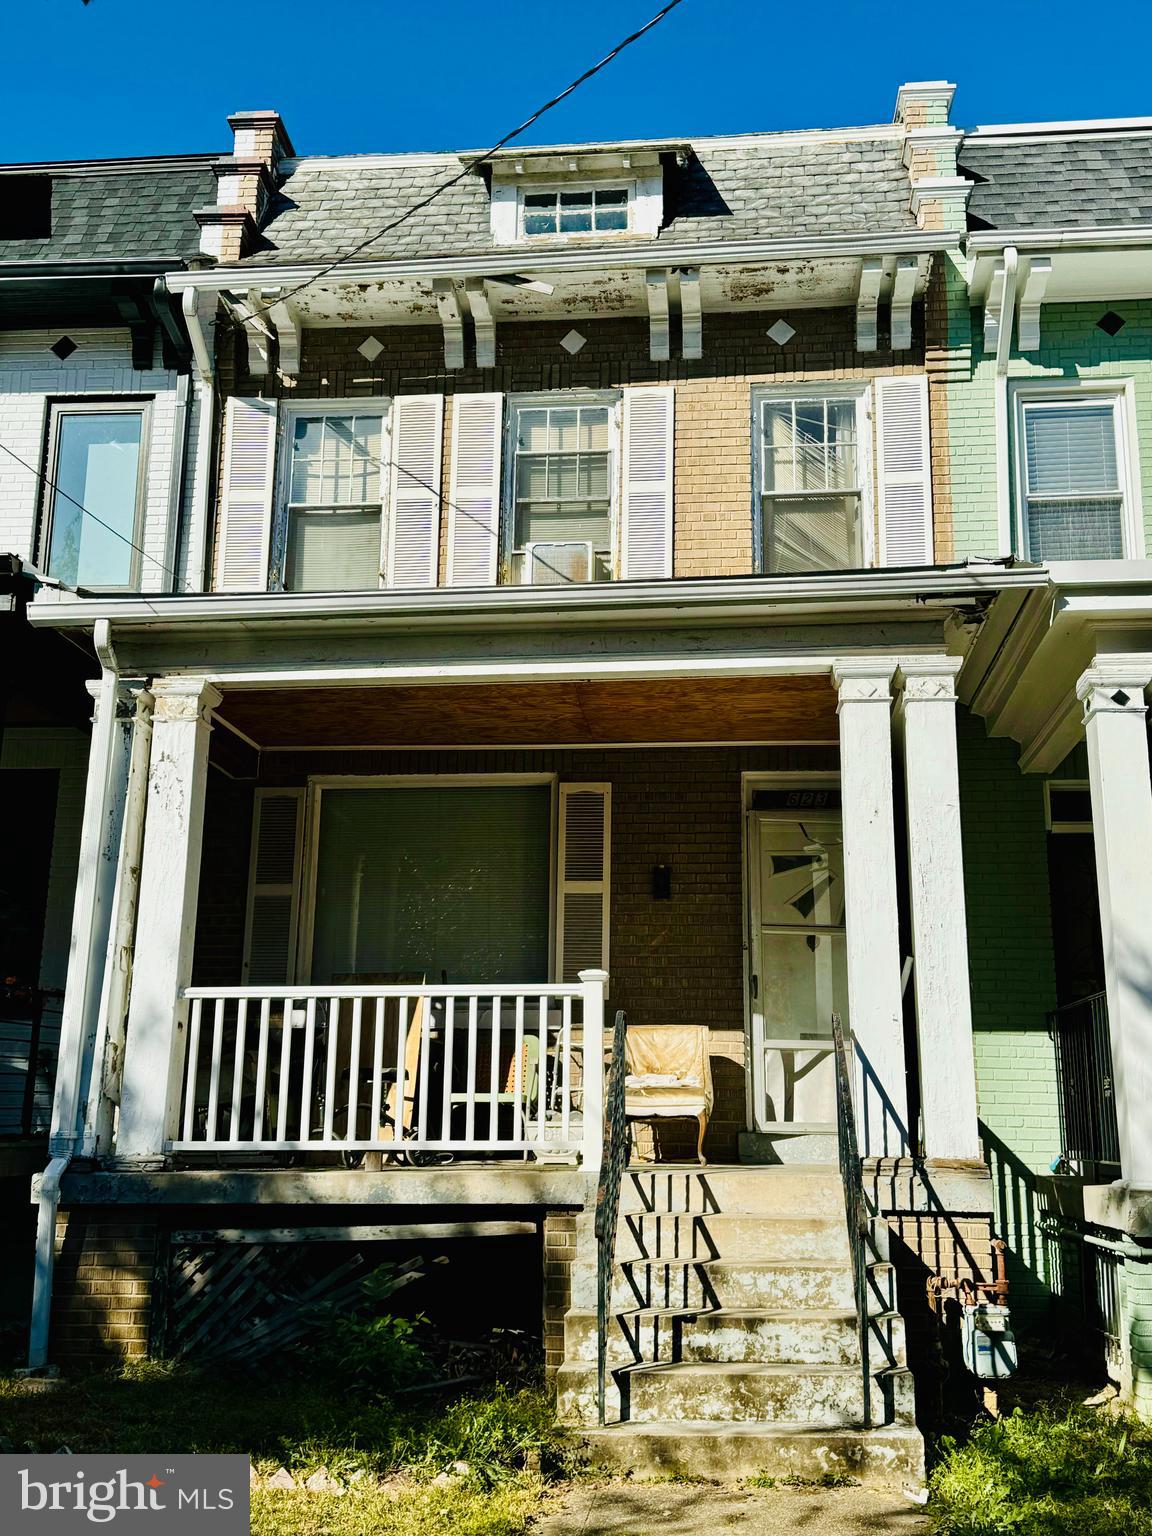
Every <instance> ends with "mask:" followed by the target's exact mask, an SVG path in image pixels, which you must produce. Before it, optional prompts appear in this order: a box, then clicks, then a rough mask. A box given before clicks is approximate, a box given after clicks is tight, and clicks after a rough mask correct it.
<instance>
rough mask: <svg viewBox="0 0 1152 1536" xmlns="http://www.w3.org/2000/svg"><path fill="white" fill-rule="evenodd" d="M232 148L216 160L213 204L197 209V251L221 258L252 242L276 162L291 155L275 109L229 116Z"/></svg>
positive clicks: (276, 179)
mask: <svg viewBox="0 0 1152 1536" xmlns="http://www.w3.org/2000/svg"><path fill="white" fill-rule="evenodd" d="M228 124H229V126H230V127H231V129H232V135H233V144H232V153H231V154H230V155H225V156H223V157H222V158H221V159H219V160H217V161H216V162H215V164H214V165H213V167H212V169H213V171H214V172H215V175H216V204H215V206H214V207H212V208H198V209H197V210H196V213H195V219H196V222H197V223H198V224H199V226H200V250H201V251H202V252H203V254H204V255H205V256H213V257H215V259H216V260H217V261H218V262H220V263H222V264H225V265H226V264H228V263H230V262H234V261H239V260H240V258H241V257H242V256H246V255H247V254H248V252H249V251H250V250H251V249H252V247H253V245H254V244H255V240H256V236H257V234H258V232H259V230H260V226H261V224H262V223H263V221H264V215H265V213H266V212H267V209H268V204H269V202H270V201H271V199H272V196H273V194H274V193H275V191H276V188H277V187H278V186H279V185H280V180H281V177H280V164H281V162H282V161H283V160H287V159H291V158H292V157H293V156H294V155H295V150H294V149H293V148H292V140H291V139H290V138H289V137H288V134H287V131H286V129H285V127H284V124H283V122H282V121H281V119H280V114H279V112H236V113H233V115H232V116H231V117H230V118H229V119H228Z"/></svg>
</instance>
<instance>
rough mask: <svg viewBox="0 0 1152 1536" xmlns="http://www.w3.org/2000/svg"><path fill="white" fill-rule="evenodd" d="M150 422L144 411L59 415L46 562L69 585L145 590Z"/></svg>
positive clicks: (106, 409)
mask: <svg viewBox="0 0 1152 1536" xmlns="http://www.w3.org/2000/svg"><path fill="white" fill-rule="evenodd" d="M147 415H148V412H147V407H146V406H142V405H141V406H128V405H120V404H115V405H113V404H109V405H99V406H93V405H85V406H83V407H81V406H72V405H58V406H55V407H54V408H53V411H52V420H51V441H50V445H49V471H48V487H47V520H46V529H45V539H44V544H45V551H46V555H45V559H46V564H47V568H48V574H49V575H50V576H54V577H55V578H56V579H57V580H58V581H62V582H64V584H65V585H66V586H70V587H94V588H131V587H134V586H136V585H138V583H139V580H140V559H141V555H140V550H139V545H140V544H141V542H142V533H143V530H142V528H141V523H142V520H143V503H144V493H143V488H144V444H145V441H146V437H147V434H146V431H145V423H146V421H147Z"/></svg>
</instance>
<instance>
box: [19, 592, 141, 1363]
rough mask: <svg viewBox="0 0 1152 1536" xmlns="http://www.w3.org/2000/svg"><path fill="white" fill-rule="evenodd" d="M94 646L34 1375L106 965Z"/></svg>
mask: <svg viewBox="0 0 1152 1536" xmlns="http://www.w3.org/2000/svg"><path fill="white" fill-rule="evenodd" d="M93 640H94V644H95V649H96V655H97V657H98V658H99V661H100V668H101V671H100V683H99V687H98V690H97V705H96V722H95V724H94V725H93V727H92V736H93V739H92V744H91V748H90V751H89V754H88V778H87V782H86V784H85V793H84V828H83V832H82V835H81V840H80V862H79V870H78V873H77V879H76V906H75V910H74V913H73V919H72V950H71V954H70V956H69V961H68V981H67V986H66V989H65V994H64V1010H65V1016H64V1018H63V1019H62V1021H61V1030H60V1053H59V1057H58V1059H57V1064H56V1087H55V1091H54V1094H53V1103H52V1134H51V1136H50V1137H49V1141H48V1150H49V1152H50V1153H51V1154H52V1160H51V1162H50V1163H49V1164H48V1166H47V1168H46V1169H45V1170H44V1173H43V1174H42V1175H41V1178H40V1181H39V1187H38V1190H37V1206H38V1209H37V1215H36V1269H35V1275H34V1278H33V1285H32V1319H31V1324H30V1327H29V1330H28V1368H29V1370H41V1369H43V1367H44V1366H45V1365H46V1364H47V1362H48V1328H49V1321H50V1318H51V1313H52V1268H53V1263H54V1260H55V1253H56V1211H57V1207H58V1206H59V1204H60V1181H61V1179H62V1178H63V1176H64V1173H65V1171H66V1170H67V1168H68V1165H69V1163H71V1161H72V1159H73V1157H74V1156H75V1154H76V1143H77V1139H78V1136H79V1132H80V1126H79V1123H78V1120H79V1112H80V1106H79V1088H80V1077H81V1073H82V1070H83V1055H84V1042H85V1040H86V1038H87V1029H86V1021H87V1019H88V1017H89V1014H90V1010H91V1004H92V989H93V984H94V981H95V973H96V970H97V968H98V966H99V964H100V962H101V961H102V960H103V958H104V944H103V943H102V942H99V934H98V931H97V930H98V928H99V922H98V918H99V907H100V900H101V882H100V873H101V864H102V858H103V849H102V844H103V841H104V835H105V831H106V828H107V823H108V810H109V790H110V784H109V780H110V777H111V766H112V757H113V748H114V745H115V739H116V730H117V723H116V702H117V693H118V690H119V684H120V673H119V668H118V666H117V664H116V654H115V652H114V651H113V649H112V630H111V625H110V624H109V622H108V620H107V619H97V620H96V626H95V631H94V635H93Z"/></svg>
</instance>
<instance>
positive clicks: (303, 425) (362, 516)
mask: <svg viewBox="0 0 1152 1536" xmlns="http://www.w3.org/2000/svg"><path fill="white" fill-rule="evenodd" d="M383 431H384V418H383V416H382V415H381V413H380V412H379V411H376V412H366V413H363V414H361V413H359V412H352V411H315V412H313V411H307V412H305V411H301V412H299V413H296V414H294V415H293V416H292V418H291V421H290V424H289V434H290V443H289V447H288V453H289V463H288V466H287V474H286V484H287V498H286V499H287V509H286V511H287V526H286V530H285V550H284V585H285V587H286V588H287V589H288V591H290V592H317V591H357V590H361V589H363V588H366V587H368V588H371V587H378V586H379V585H380V568H381V528H380V518H381V508H382V502H383V492H382V489H381V487H382V483H383V476H382V464H381V459H382V455H383Z"/></svg>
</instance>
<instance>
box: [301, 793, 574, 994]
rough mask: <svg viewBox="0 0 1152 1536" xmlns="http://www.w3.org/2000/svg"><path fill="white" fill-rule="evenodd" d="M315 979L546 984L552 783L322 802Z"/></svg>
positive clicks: (332, 797) (347, 796) (337, 796)
mask: <svg viewBox="0 0 1152 1536" xmlns="http://www.w3.org/2000/svg"><path fill="white" fill-rule="evenodd" d="M321 794H322V798H321V802H320V833H319V846H318V850H317V865H316V881H315V913H314V920H313V930H312V931H313V943H312V978H311V979H312V980H313V981H315V982H330V981H332V980H333V979H334V978H335V977H337V976H343V977H349V976H356V975H378V974H380V973H381V972H388V973H391V972H396V973H401V974H410V973H419V974H422V975H424V976H426V977H427V978H428V980H429V981H440V980H441V979H442V978H447V980H448V981H449V982H460V983H468V982H493V983H498V982H529V981H545V980H547V978H548V960H549V943H548V940H549V908H550V900H549V891H550V862H549V854H550V838H551V818H552V789H551V786H550V785H548V784H501V785H491V786H488V785H451V786H448V785H445V786H439V785H429V786H409V785H397V786H395V787H390V786H383V787H381V786H365V787H363V788H355V789H352V788H349V789H335V788H326V789H323V790H322V791H321Z"/></svg>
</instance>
